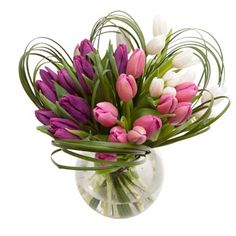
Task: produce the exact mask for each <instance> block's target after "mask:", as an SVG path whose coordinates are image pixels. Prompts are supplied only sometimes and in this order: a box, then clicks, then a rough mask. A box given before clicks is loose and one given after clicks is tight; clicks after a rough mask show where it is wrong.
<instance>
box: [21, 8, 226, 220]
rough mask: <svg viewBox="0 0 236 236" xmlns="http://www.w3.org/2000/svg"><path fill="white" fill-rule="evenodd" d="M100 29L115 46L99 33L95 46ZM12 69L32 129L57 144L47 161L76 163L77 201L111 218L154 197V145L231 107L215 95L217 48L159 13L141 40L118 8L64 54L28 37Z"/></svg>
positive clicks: (157, 174) (219, 74) (206, 124)
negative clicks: (171, 25) (29, 109)
mask: <svg viewBox="0 0 236 236" xmlns="http://www.w3.org/2000/svg"><path fill="white" fill-rule="evenodd" d="M108 34H109V35H111V36H114V35H115V36H116V41H117V42H116V44H117V45H116V47H115V48H114V47H113V44H112V40H109V42H108V41H107V44H106V45H105V47H106V51H105V53H102V50H101V44H102V43H104V42H105V41H104V40H103V39H104V36H106V35H108ZM110 39H113V38H112V37H110ZM48 64H50V66H53V68H49V67H48V66H47V65H48ZM42 67H44V68H43V69H42ZM189 67H191V69H189ZM212 69H213V70H212ZM211 75H212V76H211ZM19 77H20V81H21V84H22V86H23V88H24V90H25V92H26V93H27V95H28V96H29V98H30V99H31V100H32V102H33V103H34V104H35V105H36V107H37V108H38V110H36V111H35V115H36V117H37V119H38V120H39V121H40V122H41V123H42V125H41V126H39V127H38V128H37V129H38V130H39V131H42V132H43V133H46V134H47V135H49V136H51V138H53V141H52V145H53V146H55V147H57V149H56V150H55V151H54V152H53V153H52V155H51V159H52V162H53V163H54V164H55V165H56V166H57V167H59V168H61V169H68V170H75V171H76V181H77V185H78V188H79V191H80V193H81V195H82V197H83V198H84V200H85V201H86V202H87V203H88V204H89V205H90V206H91V207H92V208H93V209H95V210H96V211H97V212H99V213H101V214H103V215H105V216H109V217H113V218H124V217H130V216H134V215H137V214H138V213H140V212H142V211H143V210H145V209H146V208H147V207H148V206H149V205H150V204H151V203H152V202H153V201H154V200H155V198H156V196H157V194H158V193H159V190H160V185H161V178H162V168H161V163H160V160H159V158H158V156H157V154H156V153H155V151H154V149H155V148H159V147H161V146H164V145H168V144H172V143H175V142H178V141H181V140H184V139H188V138H191V137H194V136H196V135H199V134H202V133H204V132H206V131H207V130H209V128H210V125H211V124H212V123H214V122H215V121H216V120H218V119H219V118H220V117H221V116H222V115H223V114H224V113H225V111H226V110H227V109H228V107H229V105H230V101H229V99H228V98H227V97H226V96H224V95H223V93H222V92H223V90H222V86H223V82H224V63H223V55H222V51H221V48H220V46H219V44H218V43H217V41H216V40H215V38H214V37H213V36H212V35H211V34H209V33H207V32H206V31H204V30H201V29H191V28H185V29H181V30H177V31H175V32H172V30H171V29H168V27H167V24H166V22H165V21H164V20H163V19H162V18H160V17H159V16H158V17H155V18H154V21H153V38H152V39H151V40H150V41H149V42H148V43H147V44H146V42H145V39H144V35H143V33H142V30H141V29H140V27H139V25H138V24H137V22H136V21H135V20H134V19H133V18H132V17H131V16H130V15H129V14H127V13H125V12H123V11H114V12H112V13H110V14H108V15H107V16H105V17H102V18H101V19H99V20H98V21H97V22H96V23H95V25H94V26H93V28H92V31H91V34H90V38H89V40H88V39H84V40H83V41H81V43H80V44H78V45H77V46H76V48H75V51H74V55H73V57H72V58H71V56H70V55H69V54H68V53H67V51H66V50H65V49H64V48H63V47H62V46H61V45H60V44H58V43H57V42H56V41H54V40H52V39H49V38H46V37H41V38H37V39H34V40H32V41H31V42H30V43H29V44H28V45H27V47H26V49H25V51H24V53H23V55H22V57H21V59H20V62H19ZM38 77H41V79H39V78H38ZM211 78H213V79H214V78H215V81H213V82H212V80H211V81H210V79H211ZM214 83H215V85H214ZM209 84H211V88H210V89H208V85H209ZM212 85H213V86H212ZM223 100H225V102H223V103H221V104H223V106H220V109H218V112H217V113H215V111H214V112H213V110H214V109H215V107H216V106H215V105H216V104H218V103H219V102H220V101H223ZM59 153H61V154H63V157H64V158H65V159H68V157H75V158H76V160H77V162H76V165H66V164H61V162H58V160H57V161H56V160H55V157H54V155H56V154H59Z"/></svg>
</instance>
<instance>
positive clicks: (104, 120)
mask: <svg viewBox="0 0 236 236" xmlns="http://www.w3.org/2000/svg"><path fill="white" fill-rule="evenodd" d="M93 116H94V118H95V120H96V121H97V122H98V123H100V124H101V125H103V126H105V127H112V126H114V125H115V124H116V122H117V117H118V110H117V109H116V107H115V106H114V105H113V104H112V103H110V102H100V103H98V104H97V105H96V107H95V108H94V109H93Z"/></svg>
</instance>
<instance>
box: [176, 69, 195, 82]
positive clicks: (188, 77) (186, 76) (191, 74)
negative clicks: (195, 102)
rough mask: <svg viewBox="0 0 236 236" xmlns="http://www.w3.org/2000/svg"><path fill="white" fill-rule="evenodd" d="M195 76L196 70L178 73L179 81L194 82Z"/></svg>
mask: <svg viewBox="0 0 236 236" xmlns="http://www.w3.org/2000/svg"><path fill="white" fill-rule="evenodd" d="M195 78H196V72H195V71H194V70H187V71H185V72H184V73H183V74H179V83H178V84H183V83H186V82H194V80H195Z"/></svg>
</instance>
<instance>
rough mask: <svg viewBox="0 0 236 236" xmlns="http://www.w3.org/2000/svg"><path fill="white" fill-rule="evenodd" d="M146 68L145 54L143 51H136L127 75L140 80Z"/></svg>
mask: <svg viewBox="0 0 236 236" xmlns="http://www.w3.org/2000/svg"><path fill="white" fill-rule="evenodd" d="M144 67H145V53H144V51H143V50H142V49H136V50H134V52H133V53H132V55H131V57H130V59H129V61H128V64H127V70H126V74H127V75H133V76H134V78H138V77H140V76H141V75H142V74H143V71H144Z"/></svg>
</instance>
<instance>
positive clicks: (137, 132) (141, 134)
mask: <svg viewBox="0 0 236 236" xmlns="http://www.w3.org/2000/svg"><path fill="white" fill-rule="evenodd" d="M128 140H129V142H130V143H135V144H143V143H145V141H146V140H147V136H146V130H145V129H144V128H143V127H142V126H134V127H133V129H132V130H130V131H129V132H128Z"/></svg>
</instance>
